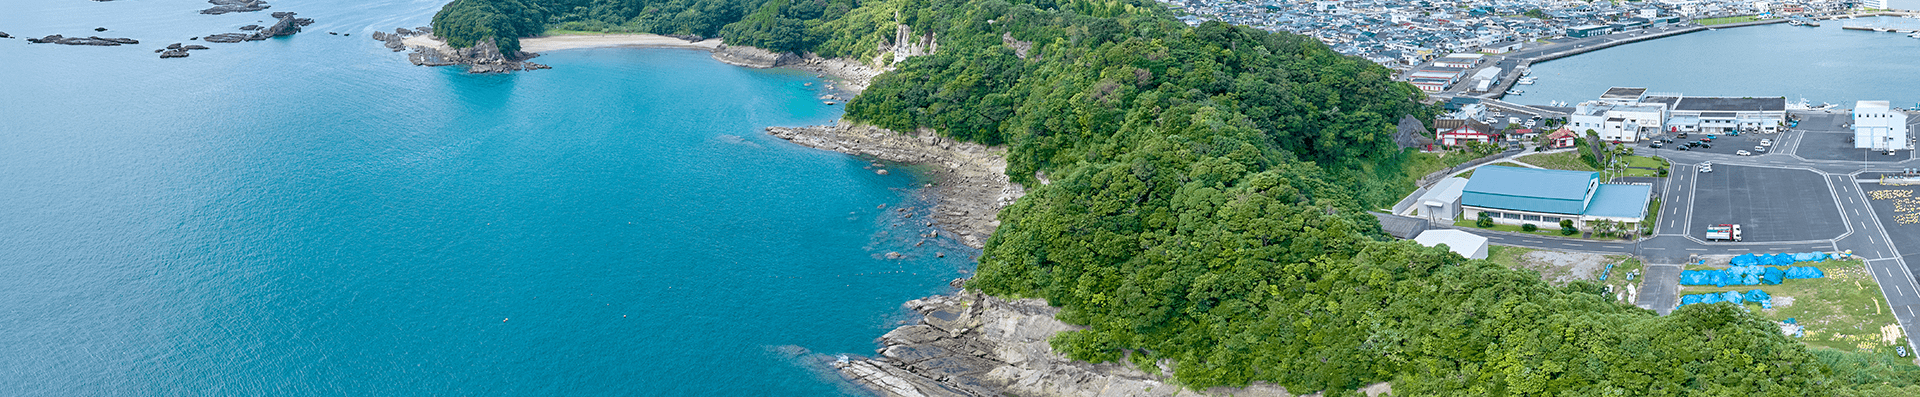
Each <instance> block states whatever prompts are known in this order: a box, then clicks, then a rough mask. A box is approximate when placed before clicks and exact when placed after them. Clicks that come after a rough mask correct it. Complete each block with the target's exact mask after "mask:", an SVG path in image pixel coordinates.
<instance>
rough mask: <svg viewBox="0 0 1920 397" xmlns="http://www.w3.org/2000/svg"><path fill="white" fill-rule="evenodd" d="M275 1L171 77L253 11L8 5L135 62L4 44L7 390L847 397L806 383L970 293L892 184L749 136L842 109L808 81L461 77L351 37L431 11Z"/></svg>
mask: <svg viewBox="0 0 1920 397" xmlns="http://www.w3.org/2000/svg"><path fill="white" fill-rule="evenodd" d="M271 4H272V5H273V8H272V9H270V10H269V11H268V12H272V11H292V12H298V13H300V16H302V17H308V18H314V19H316V20H317V21H318V23H316V24H314V25H312V26H309V27H307V30H306V32H305V33H301V34H298V35H295V36H292V37H287V38H280V39H274V40H268V41H264V42H250V43H239V44H209V46H211V47H213V49H210V50H201V51H194V52H193V55H192V56H191V57H189V58H185V59H168V60H162V59H159V58H158V57H157V55H156V54H154V53H153V52H152V50H153V49H157V48H160V47H162V46H165V45H166V44H168V43H173V42H187V41H186V40H185V39H187V38H188V37H193V36H205V35H209V34H214V33H223V32H235V31H237V30H235V28H237V27H239V26H241V25H246V24H252V23H256V21H264V20H268V17H267V15H265V13H264V12H262V13H246V14H228V15H222V16H208V15H200V14H197V13H196V11H197V10H199V9H202V8H206V7H208V6H209V5H208V4H206V3H204V2H201V1H194V0H166V1H158V0H148V1H140V0H121V1H113V2H93V1H79V0H18V1H14V2H9V5H8V9H9V10H8V11H6V12H0V31H4V32H7V33H10V34H13V35H15V36H35V37H37V36H43V35H47V34H56V33H57V34H65V35H68V36H75V35H80V36H86V35H94V34H98V35H101V36H106V37H131V38H135V39H138V40H141V42H142V43H141V44H139V45H131V46H122V47H70V46H58V45H51V44H28V43H26V42H25V41H24V40H18V39H13V40H0V53H4V54H7V55H6V56H5V58H6V61H5V62H4V63H5V66H0V395H8V396H42V395H46V396H89V395H116V396H174V395H220V396H230V395H276V396H278V395H289V396H306V395H515V396H519V395H835V394H846V393H854V392H855V391H853V390H851V389H849V387H848V386H847V385H846V384H844V383H842V382H839V381H838V380H836V379H837V378H835V377H834V376H833V375H832V374H831V373H828V372H825V371H822V370H820V367H819V366H817V365H815V364H814V360H817V359H820V358H821V357H823V356H822V354H824V355H828V356H830V355H834V354H838V353H853V354H861V353H869V352H871V351H872V349H873V348H874V347H875V346H874V344H873V340H874V338H875V337H877V336H879V335H880V334H882V333H884V332H886V330H888V329H890V328H892V327H893V326H895V325H896V323H897V322H899V321H902V320H905V319H907V318H908V317H907V313H904V312H903V311H902V310H901V309H900V308H899V305H900V303H901V302H903V301H906V300H909V299H913V298H917V297H921V296H925V295H928V294H932V293H938V292H943V291H946V290H947V287H946V283H947V281H948V280H951V279H953V278H956V277H963V276H965V272H967V271H969V270H970V269H971V266H972V265H971V262H970V260H969V258H971V257H972V256H973V255H974V252H972V251H971V250H968V249H966V248H965V247H961V246H959V245H957V244H954V243H952V242H949V241H930V242H928V243H927V244H925V245H923V246H918V247H916V246H915V244H916V243H919V242H920V241H919V240H920V239H919V238H918V237H916V235H917V234H919V233H923V232H925V231H926V229H925V228H921V227H915V226H914V225H913V224H909V223H905V222H900V221H898V220H896V218H894V217H893V215H890V214H892V211H893V209H895V208H899V207H902V206H908V207H916V208H918V207H924V205H923V204H922V203H919V202H917V201H916V199H915V191H914V190H912V189H913V187H914V186H918V184H919V183H920V181H917V180H915V178H916V177H915V176H913V175H911V173H909V172H895V173H892V175H890V176H881V175H876V174H875V173H874V172H873V170H871V169H868V167H869V166H868V161H864V160H861V159H857V158H853V157H850V156H845V155H841V154H837V153H830V152H824V151H818V150H813V149H807V148H803V147H799V146H796V145H793V144H790V143H787V142H785V141H782V140H779V139H777V138H772V137H769V136H766V135H765V134H763V133H762V132H761V128H762V127H766V126H777V125H807V124H817V123H823V122H826V121H829V120H832V119H835V118H837V117H838V116H839V114H840V109H838V108H837V107H833V106H826V105H824V104H821V103H820V102H819V101H818V100H816V99H813V98H814V97H816V96H818V95H820V93H819V92H818V91H816V90H817V87H819V86H821V84H818V82H819V80H818V79H815V78H814V77H813V76H812V75H810V74H803V73H797V72H791V71H779V70H751V69H745V68H738V67H733V66H728V65H724V64H720V63H718V62H715V61H713V60H711V59H710V58H709V57H708V56H707V54H706V53H703V52H697V51H688V50H666V49H591V50H573V51H562V52H556V53H552V54H549V55H547V56H544V57H541V58H540V59H539V62H542V63H547V64H550V65H553V66H554V67H555V69H553V70H545V71H537V72H531V73H521V74H511V75H466V74H462V73H460V70H458V69H453V68H422V67H414V66H411V65H409V64H407V63H406V61H405V56H404V54H401V53H393V52H389V51H387V50H386V49H384V48H382V47H380V46H379V45H378V44H379V43H378V42H375V41H373V40H372V39H371V38H370V37H368V33H371V32H372V31H374V30H390V29H392V28H395V27H413V26H422V25H426V24H427V22H428V20H429V18H430V17H431V16H432V13H433V12H434V11H436V10H437V9H438V8H439V6H440V5H441V4H442V1H392V2H372V3H363V2H351V1H343V0H311V1H307V0H280V1H273V2H272V3H271ZM94 27H107V28H108V29H109V31H107V32H105V33H94V32H93V31H92V28H94ZM329 31H331V32H339V33H351V34H352V36H351V37H347V36H338V35H328V34H327V32H329ZM189 43H191V42H189ZM809 82H812V83H815V84H813V86H811V87H809V86H806V85H805V84H806V83H809ZM883 204H884V205H887V208H886V209H880V208H877V207H878V206H880V205H883ZM916 219H918V218H917V217H916ZM889 251H899V252H902V253H904V254H907V257H906V259H902V260H887V259H884V257H883V255H884V254H885V253H886V252H889ZM936 252H942V253H946V254H947V255H946V258H935V256H934V254H935V253H936ZM802 349H804V351H805V352H812V354H801V352H802V351H803V350H802Z"/></svg>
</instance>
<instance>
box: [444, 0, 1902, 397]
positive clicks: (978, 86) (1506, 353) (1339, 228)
mask: <svg viewBox="0 0 1920 397" xmlns="http://www.w3.org/2000/svg"><path fill="white" fill-rule="evenodd" d="M902 25H904V26H907V27H908V28H909V29H910V30H911V31H912V33H913V34H914V35H918V36H931V37H937V39H938V42H939V50H938V51H936V52H935V53H934V54H932V55H925V56H917V57H911V58H907V59H904V60H897V61H896V60H892V59H891V58H890V57H887V56H885V55H883V54H882V53H880V52H879V49H878V48H879V47H880V46H881V45H883V44H889V43H888V41H889V40H892V39H893V38H894V35H895V32H896V29H897V27H898V26H902ZM434 27H435V29H436V33H437V34H440V35H441V36H443V37H447V38H448V39H449V40H450V41H454V42H455V44H456V45H471V43H474V42H478V41H480V40H490V39H491V40H495V41H496V42H498V43H501V47H502V48H517V42H515V41H513V39H512V38H513V37H518V36H524V35H529V34H532V33H534V32H540V31H543V30H544V29H568V30H600V31H636V32H651V33H663V34H693V35H701V36H714V35H718V36H719V37H722V38H726V39H727V40H728V42H729V43H733V44H747V45H756V46H764V47H768V48H773V49H779V50H797V51H812V52H815V53H819V54H821V55H824V56H840V57H851V58H856V59H879V60H881V62H890V63H892V64H891V66H893V67H896V69H895V70H893V71H891V72H889V73H887V74H884V75H881V76H880V77H879V78H877V79H876V80H875V81H874V83H873V85H872V86H871V87H869V88H868V89H867V90H866V91H865V92H863V93H862V94H860V95H859V96H858V97H856V98H855V99H854V100H853V101H852V102H850V103H849V104H848V107H847V114H846V117H847V118H848V119H850V120H852V121H856V122H862V123H869V124H874V125H878V126H883V127H887V128H891V129H895V130H902V131H905V130H912V129H915V128H920V127H927V128H932V129H935V130H937V131H939V132H940V133H942V134H945V135H948V136H951V137H954V138H958V139H964V140H970V141H976V142H983V143H989V144H1005V145H1007V146H1008V148H1009V159H1008V160H1009V167H1008V175H1009V176H1011V177H1013V178H1014V179H1015V180H1017V181H1020V182H1022V183H1024V184H1026V185H1027V186H1029V187H1030V191H1029V194H1028V196H1027V197H1025V198H1023V199H1021V200H1019V201H1018V202H1017V203H1015V204H1014V205H1013V206H1011V207H1009V208H1007V209H1006V210H1005V211H1004V212H1003V213H1002V214H1000V217H1001V220H1002V222H1003V224H1002V226H1001V227H1000V229H999V230H998V231H996V232H995V233H994V235H993V237H992V238H991V239H990V240H989V241H988V243H987V247H986V249H985V251H984V252H983V254H982V256H981V259H980V269H979V275H978V277H976V278H975V279H974V280H973V281H972V282H971V284H970V286H971V287H974V288H979V289H981V290H983V291H986V292H988V293H991V294H994V295H998V296H1005V297H1040V298H1045V299H1047V300H1048V301H1049V302H1050V303H1052V304H1053V305H1056V306H1059V307H1061V308H1062V312H1061V314H1060V318H1061V319H1062V320H1064V321H1067V322H1070V323H1074V324H1080V325H1085V326H1087V327H1088V328H1087V329H1085V330H1083V331H1076V332H1071V333H1065V334H1062V335H1060V336H1059V337H1057V338H1056V339H1055V340H1054V341H1053V343H1054V346H1055V347H1056V348H1057V349H1058V350H1060V351H1063V352H1066V353H1067V354H1069V355H1071V356H1073V357H1075V358H1079V359H1085V360H1090V361H1128V362H1131V363H1133V364H1136V365H1139V366H1142V367H1143V368H1144V367H1148V366H1150V365H1151V364H1153V363H1154V362H1156V361H1158V360H1162V359H1167V360H1172V361H1173V362H1174V363H1176V366H1175V368H1176V370H1175V376H1176V378H1177V381H1179V382H1180V383H1181V384H1182V385H1183V386H1185V387H1190V388H1205V387H1210V386H1217V385H1243V384H1246V383H1249V382H1253V381H1267V382H1273V383H1276V384H1280V385H1284V386H1286V387H1288V388H1289V389H1291V390H1293V391H1296V392H1302V393H1305V392H1311V391H1316V390H1330V391H1332V392H1333V393H1334V394H1340V393H1348V392H1350V391H1351V390H1353V389H1354V388H1357V387H1359V386H1362V385H1365V384H1368V383H1373V382H1381V381H1392V382H1394V390H1395V392H1396V394H1397V395H1418V396H1427V395H1462V396H1466V395H1473V396H1480V395H1493V396H1501V395H1515V396H1521V395H1526V396H1545V395H1567V396H1571V395H1583V396H1584V395H1622V396H1639V395H1699V396H1748V395H1766V396H1801V395H1834V396H1893V395H1920V385H1915V383H1916V381H1920V367H1915V366H1914V365H1912V364H1911V363H1905V362H1901V361H1900V360H1897V359H1894V358H1891V357H1889V356H1887V355H1886V354H1883V353H1880V354H1876V353H1856V352H1840V351H1833V350H1819V351H1813V350H1809V348H1808V347H1807V346H1806V345H1804V344H1801V343H1798V342H1796V341H1794V340H1792V339H1790V338H1787V337H1785V336H1782V335H1781V334H1780V332H1779V331H1778V329H1777V328H1775V326H1774V325H1773V324H1771V323H1769V322H1766V321H1764V320H1760V319H1758V318H1756V317H1754V316H1752V315H1749V314H1747V313H1745V312H1744V311H1742V310H1741V309H1740V308H1737V307H1735V306H1731V305H1726V304H1710V305H1689V306H1686V307H1683V308H1680V309H1679V310H1676V311H1675V312H1674V313H1673V314H1672V315H1670V316H1665V317H1661V316H1656V315H1654V313H1653V312H1651V311H1647V310H1643V309H1639V308H1636V307H1633V306H1630V305H1626V304H1623V303H1620V302H1615V301H1614V299H1613V298H1612V295H1611V294H1607V293H1603V292H1602V291H1600V288H1599V287H1598V286H1596V285H1594V284H1591V283H1585V282H1574V283H1572V284H1570V285H1565V286H1555V285H1550V284H1547V283H1545V282H1542V281H1541V280H1540V277H1539V275H1538V274H1535V273H1532V272H1529V271H1524V270H1512V269H1507V268H1504V267H1500V266H1498V265H1494V264H1490V263H1487V262H1485V261H1471V260H1465V259H1462V258H1460V257H1459V256H1456V255H1453V254H1452V253H1450V252H1448V251H1446V250H1444V249H1438V248H1425V247H1420V246H1419V245H1416V244H1413V243H1411V242H1405V241H1393V240H1392V239H1391V238H1388V237H1386V236H1384V235H1383V234H1382V233H1381V231H1380V227H1379V225H1378V223H1377V222H1375V221H1374V220H1373V218H1372V217H1370V216H1369V215H1367V214H1366V212H1365V210H1366V209H1368V208H1379V207H1382V206H1386V205H1390V204H1391V203H1392V202H1393V201H1394V200H1395V199H1396V198H1397V197H1398V196H1399V195H1401V194H1404V193H1405V192H1407V191H1408V190H1410V189H1411V186H1410V184H1411V183H1410V180H1411V178H1413V177H1417V175H1406V173H1407V172H1406V171H1404V169H1405V168H1406V167H1403V165H1404V164H1403V163H1404V162H1406V161H1408V160H1407V158H1408V155H1407V154H1406V153H1403V152H1401V151H1399V150H1396V149H1395V147H1393V146H1392V143H1391V142H1390V140H1389V137H1390V135H1391V134H1392V132H1393V128H1394V123H1393V122H1394V121H1395V120H1397V119H1398V118H1399V117H1401V116H1404V115H1414V116H1416V117H1421V118H1423V119H1425V118H1428V117H1430V116H1431V115H1432V113H1433V112H1434V111H1435V110H1434V109H1433V108H1432V107H1431V106H1428V105H1423V104H1421V100H1423V99H1425V98H1424V96H1423V95H1422V94H1421V93H1420V92H1419V91H1418V90H1416V89H1414V88H1413V87H1411V86H1409V85H1406V84H1403V83H1395V82H1392V81H1390V79H1389V76H1390V71H1388V70H1387V69H1385V68H1382V67H1380V66H1379V65H1375V64H1372V63H1370V62H1367V61H1365V60H1361V59H1357V58H1352V57H1345V56H1341V55H1339V54H1337V53H1334V52H1333V51H1331V50H1330V49H1328V48H1327V47H1326V46H1325V45H1322V44H1320V43H1319V42H1317V41H1315V40H1313V39H1311V38H1306V37H1302V36H1297V35H1291V34H1285V33H1269V32H1264V31H1260V30H1256V29H1251V28H1245V27H1235V26H1229V25H1225V24H1220V23H1206V24H1201V25H1199V26H1197V27H1189V26H1187V25H1185V24H1183V23H1180V22H1178V21H1177V20H1174V19H1172V18H1171V16H1170V15H1169V14H1168V12H1167V11H1166V9H1165V8H1163V7H1161V6H1159V5H1157V4H1154V3H1152V2H1150V1H1145V0H1132V1H1120V0H1100V1H1090V0H1071V1H1053V0H966V1H945V2H935V1H928V0H864V1H851V0H840V1H810V0H764V1H752V0H735V1H729V0H700V1H686V0H675V1H648V0H624V1H621V0H456V1H454V2H453V3H452V4H449V5H448V6H447V8H446V9H445V10H443V11H442V12H441V14H440V15H438V16H436V17H435V18H434ZM503 37H504V38H503ZM1029 46H1030V47H1029ZM1016 47H1019V48H1028V49H1026V50H1025V51H1026V52H1025V54H1024V56H1022V54H1021V50H1017V49H1016ZM1042 173H1044V175H1046V176H1047V180H1048V181H1050V183H1048V184H1042V183H1041V182H1040V178H1039V177H1037V175H1040V174H1042Z"/></svg>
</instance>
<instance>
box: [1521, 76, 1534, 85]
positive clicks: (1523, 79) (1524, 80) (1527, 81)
mask: <svg viewBox="0 0 1920 397" xmlns="http://www.w3.org/2000/svg"><path fill="white" fill-rule="evenodd" d="M1533 82H1534V80H1533V78H1532V77H1521V78H1520V81H1518V83H1519V84H1520V85H1532V84H1533Z"/></svg>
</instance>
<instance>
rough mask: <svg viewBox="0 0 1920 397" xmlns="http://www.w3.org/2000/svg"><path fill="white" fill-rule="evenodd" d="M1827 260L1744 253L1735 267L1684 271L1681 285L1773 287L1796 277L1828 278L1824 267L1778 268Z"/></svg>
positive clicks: (1735, 259) (1813, 254) (1816, 256)
mask: <svg viewBox="0 0 1920 397" xmlns="http://www.w3.org/2000/svg"><path fill="white" fill-rule="evenodd" d="M1826 259H1827V254H1826V253H1824V252H1802V253H1797V254H1772V255H1756V254H1741V255H1740V256H1736V257H1733V261H1732V262H1731V263H1732V265H1733V267H1730V268H1727V270H1687V271H1682V272H1680V285H1711V286H1716V287H1725V286H1729V285H1761V284H1767V285H1773V284H1779V283H1780V281H1781V280H1785V279H1796V278H1821V277H1826V274H1825V273H1822V272H1821V271H1820V268H1816V267H1811V266H1794V267H1789V268H1786V269H1785V270H1782V269H1780V268H1777V267H1774V266H1792V265H1793V264H1795V263H1800V262H1818V261H1823V260H1826Z"/></svg>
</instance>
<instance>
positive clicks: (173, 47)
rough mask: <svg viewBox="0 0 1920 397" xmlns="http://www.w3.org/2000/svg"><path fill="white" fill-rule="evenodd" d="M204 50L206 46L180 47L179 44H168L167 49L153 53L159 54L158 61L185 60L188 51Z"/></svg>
mask: <svg viewBox="0 0 1920 397" xmlns="http://www.w3.org/2000/svg"><path fill="white" fill-rule="evenodd" d="M205 49H207V46H203V45H197V44H196V45H181V44H180V43H173V44H168V45H167V48H162V49H158V50H153V52H158V53H160V59H167V58H186V57H187V51H188V50H205Z"/></svg>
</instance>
